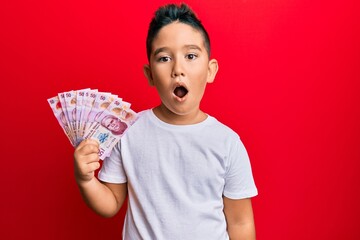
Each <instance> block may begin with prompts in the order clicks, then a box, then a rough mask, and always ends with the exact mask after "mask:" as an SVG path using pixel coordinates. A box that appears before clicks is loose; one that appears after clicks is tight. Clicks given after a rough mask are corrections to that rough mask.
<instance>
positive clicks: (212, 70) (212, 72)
mask: <svg viewBox="0 0 360 240" xmlns="http://www.w3.org/2000/svg"><path fill="white" fill-rule="evenodd" d="M218 70H219V65H218V62H217V60H216V59H211V60H210V61H209V66H208V77H207V81H206V82H207V83H212V82H214V79H215V76H216V73H217V71H218Z"/></svg>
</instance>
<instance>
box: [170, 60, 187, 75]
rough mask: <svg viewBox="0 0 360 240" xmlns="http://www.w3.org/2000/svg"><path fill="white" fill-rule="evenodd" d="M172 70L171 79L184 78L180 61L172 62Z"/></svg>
mask: <svg viewBox="0 0 360 240" xmlns="http://www.w3.org/2000/svg"><path fill="white" fill-rule="evenodd" d="M173 63H174V64H173V69H172V71H171V77H172V78H176V77H179V76H181V77H184V76H185V72H184V68H183V65H182V63H181V61H179V60H175V61H173Z"/></svg>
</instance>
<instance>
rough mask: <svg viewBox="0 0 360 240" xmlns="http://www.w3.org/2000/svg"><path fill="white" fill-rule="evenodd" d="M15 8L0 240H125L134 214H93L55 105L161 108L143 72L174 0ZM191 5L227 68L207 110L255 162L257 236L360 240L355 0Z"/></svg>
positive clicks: (1, 32)
mask: <svg viewBox="0 0 360 240" xmlns="http://www.w3.org/2000/svg"><path fill="white" fill-rule="evenodd" d="M5 2H6V3H4V1H3V2H2V3H1V4H0V48H1V49H0V61H1V62H0V79H1V80H2V81H1V83H2V85H1V100H2V101H1V102H2V103H3V104H2V106H1V110H2V117H1V126H2V127H1V136H2V146H3V151H2V152H3V157H2V161H1V170H2V171H1V175H0V176H1V180H2V181H1V182H2V184H1V186H2V187H1V198H0V199H1V200H0V203H1V204H0V208H1V209H0V220H1V227H0V236H1V238H2V239H35V238H37V239H39V238H40V239H87V240H90V239H94V240H95V239H120V235H121V226H122V218H123V215H124V211H122V212H121V214H119V215H118V216H117V217H115V218H113V219H103V218H101V217H98V216H97V215H95V214H94V213H92V212H91V211H90V210H89V209H88V208H87V207H86V206H85V204H84V203H83V201H82V200H81V198H80V195H79V193H78V190H77V187H76V184H75V182H74V178H73V169H72V154H73V148H72V147H71V146H70V144H69V142H68V140H67V139H66V137H65V135H64V134H63V132H62V130H61V129H60V127H59V125H58V123H57V121H56V119H55V118H54V117H53V115H52V111H51V109H50V107H49V106H48V103H47V102H46V99H47V98H49V97H52V96H54V95H56V94H57V93H58V92H63V91H67V90H71V89H81V88H85V87H90V88H98V89H99V90H100V91H110V92H113V93H116V94H118V95H119V96H121V97H123V98H124V99H125V100H127V101H129V102H131V103H132V104H133V105H132V106H133V108H134V109H135V110H136V111H140V110H142V109H146V108H149V107H152V106H154V105H155V104H157V103H158V102H159V101H158V97H157V94H156V91H155V90H154V89H152V88H150V87H149V86H148V85H147V81H146V79H145V77H144V76H143V73H142V66H143V64H145V63H146V54H145V37H146V30H147V26H148V23H149V20H150V18H151V16H152V13H153V12H154V10H155V9H156V8H157V7H158V6H159V5H160V4H162V3H164V2H165V1H160V0H158V1H144V2H143V3H138V1H127V2H125V3H120V2H121V1H44V0H43V1H5ZM187 3H188V4H189V5H190V6H192V7H193V9H194V10H195V11H196V12H197V13H198V15H199V17H200V18H201V19H202V21H203V23H204V25H205V26H206V27H207V29H208V31H209V34H210V36H211V39H212V47H213V57H214V58H216V59H217V60H218V61H219V64H220V71H219V73H218V76H217V79H216V81H215V82H214V83H213V84H211V85H209V86H208V89H207V93H206V95H205V97H204V100H203V104H202V107H203V109H204V110H206V111H207V112H208V113H210V114H211V115H213V116H215V117H217V118H218V119H219V120H221V121H222V122H224V123H225V124H227V125H229V126H230V127H232V128H233V129H234V130H236V131H237V132H238V133H239V134H240V136H241V138H242V140H243V141H244V143H245V145H246V146H247V149H248V152H249V155H250V157H251V161H252V166H253V173H254V177H255V180H256V183H257V187H258V189H259V196H258V197H256V198H254V200H253V204H254V212H255V218H256V219H255V220H256V227H257V236H258V239H259V240H261V239H264V240H265V239H266V240H272V239H274V240H275V239H276V240H289V239H290V240H303V239H311V240H312V239H324V240H338V239H346V240H350V239H351V240H355V239H360V231H359V230H358V226H359V221H358V216H359V215H360V207H359V202H360V193H359V183H360V182H359V177H358V173H359V169H360V163H359V162H360V139H359V136H360V124H359V123H360V93H359V92H360V24H359V17H358V12H359V10H360V9H359V3H358V1H355V0H353V1H350V0H344V1H319V0H318V1H303V0H298V1H295V0H294V1H289V0H273V1H268V0H258V1H250V0H248V1H246V0H242V1H230V0H223V1H219V0H216V1H215V0H211V1H209V0H208V1H196V0H189V1H187Z"/></svg>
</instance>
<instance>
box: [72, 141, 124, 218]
mask: <svg viewBox="0 0 360 240" xmlns="http://www.w3.org/2000/svg"><path fill="white" fill-rule="evenodd" d="M98 151H99V144H98V142H97V141H95V140H92V139H86V140H84V141H82V142H81V143H80V144H79V146H78V147H77V148H76V149H75V152H74V174H75V180H76V183H77V184H78V187H79V190H80V193H81V196H82V198H83V199H84V201H85V202H86V204H87V205H88V206H89V207H90V208H91V209H92V210H93V211H94V212H96V213H97V214H99V215H101V216H103V217H112V216H114V215H115V214H116V213H117V212H118V211H119V209H120V208H121V206H122V204H123V203H124V201H125V199H126V195H127V184H126V183H123V184H111V183H103V182H100V181H99V180H98V179H97V178H96V177H95V171H96V170H97V169H99V168H100V162H99V161H100V159H99V156H98Z"/></svg>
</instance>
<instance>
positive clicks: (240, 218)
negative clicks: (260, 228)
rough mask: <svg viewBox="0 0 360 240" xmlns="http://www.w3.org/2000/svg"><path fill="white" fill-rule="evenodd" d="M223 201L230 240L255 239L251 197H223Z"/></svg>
mask: <svg viewBox="0 0 360 240" xmlns="http://www.w3.org/2000/svg"><path fill="white" fill-rule="evenodd" d="M223 201H224V214H225V218H226V222H227V231H228V234H229V237H230V240H255V239H256V235H255V223H254V215H253V210H252V205H251V199H250V198H246V199H230V198H227V197H223Z"/></svg>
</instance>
